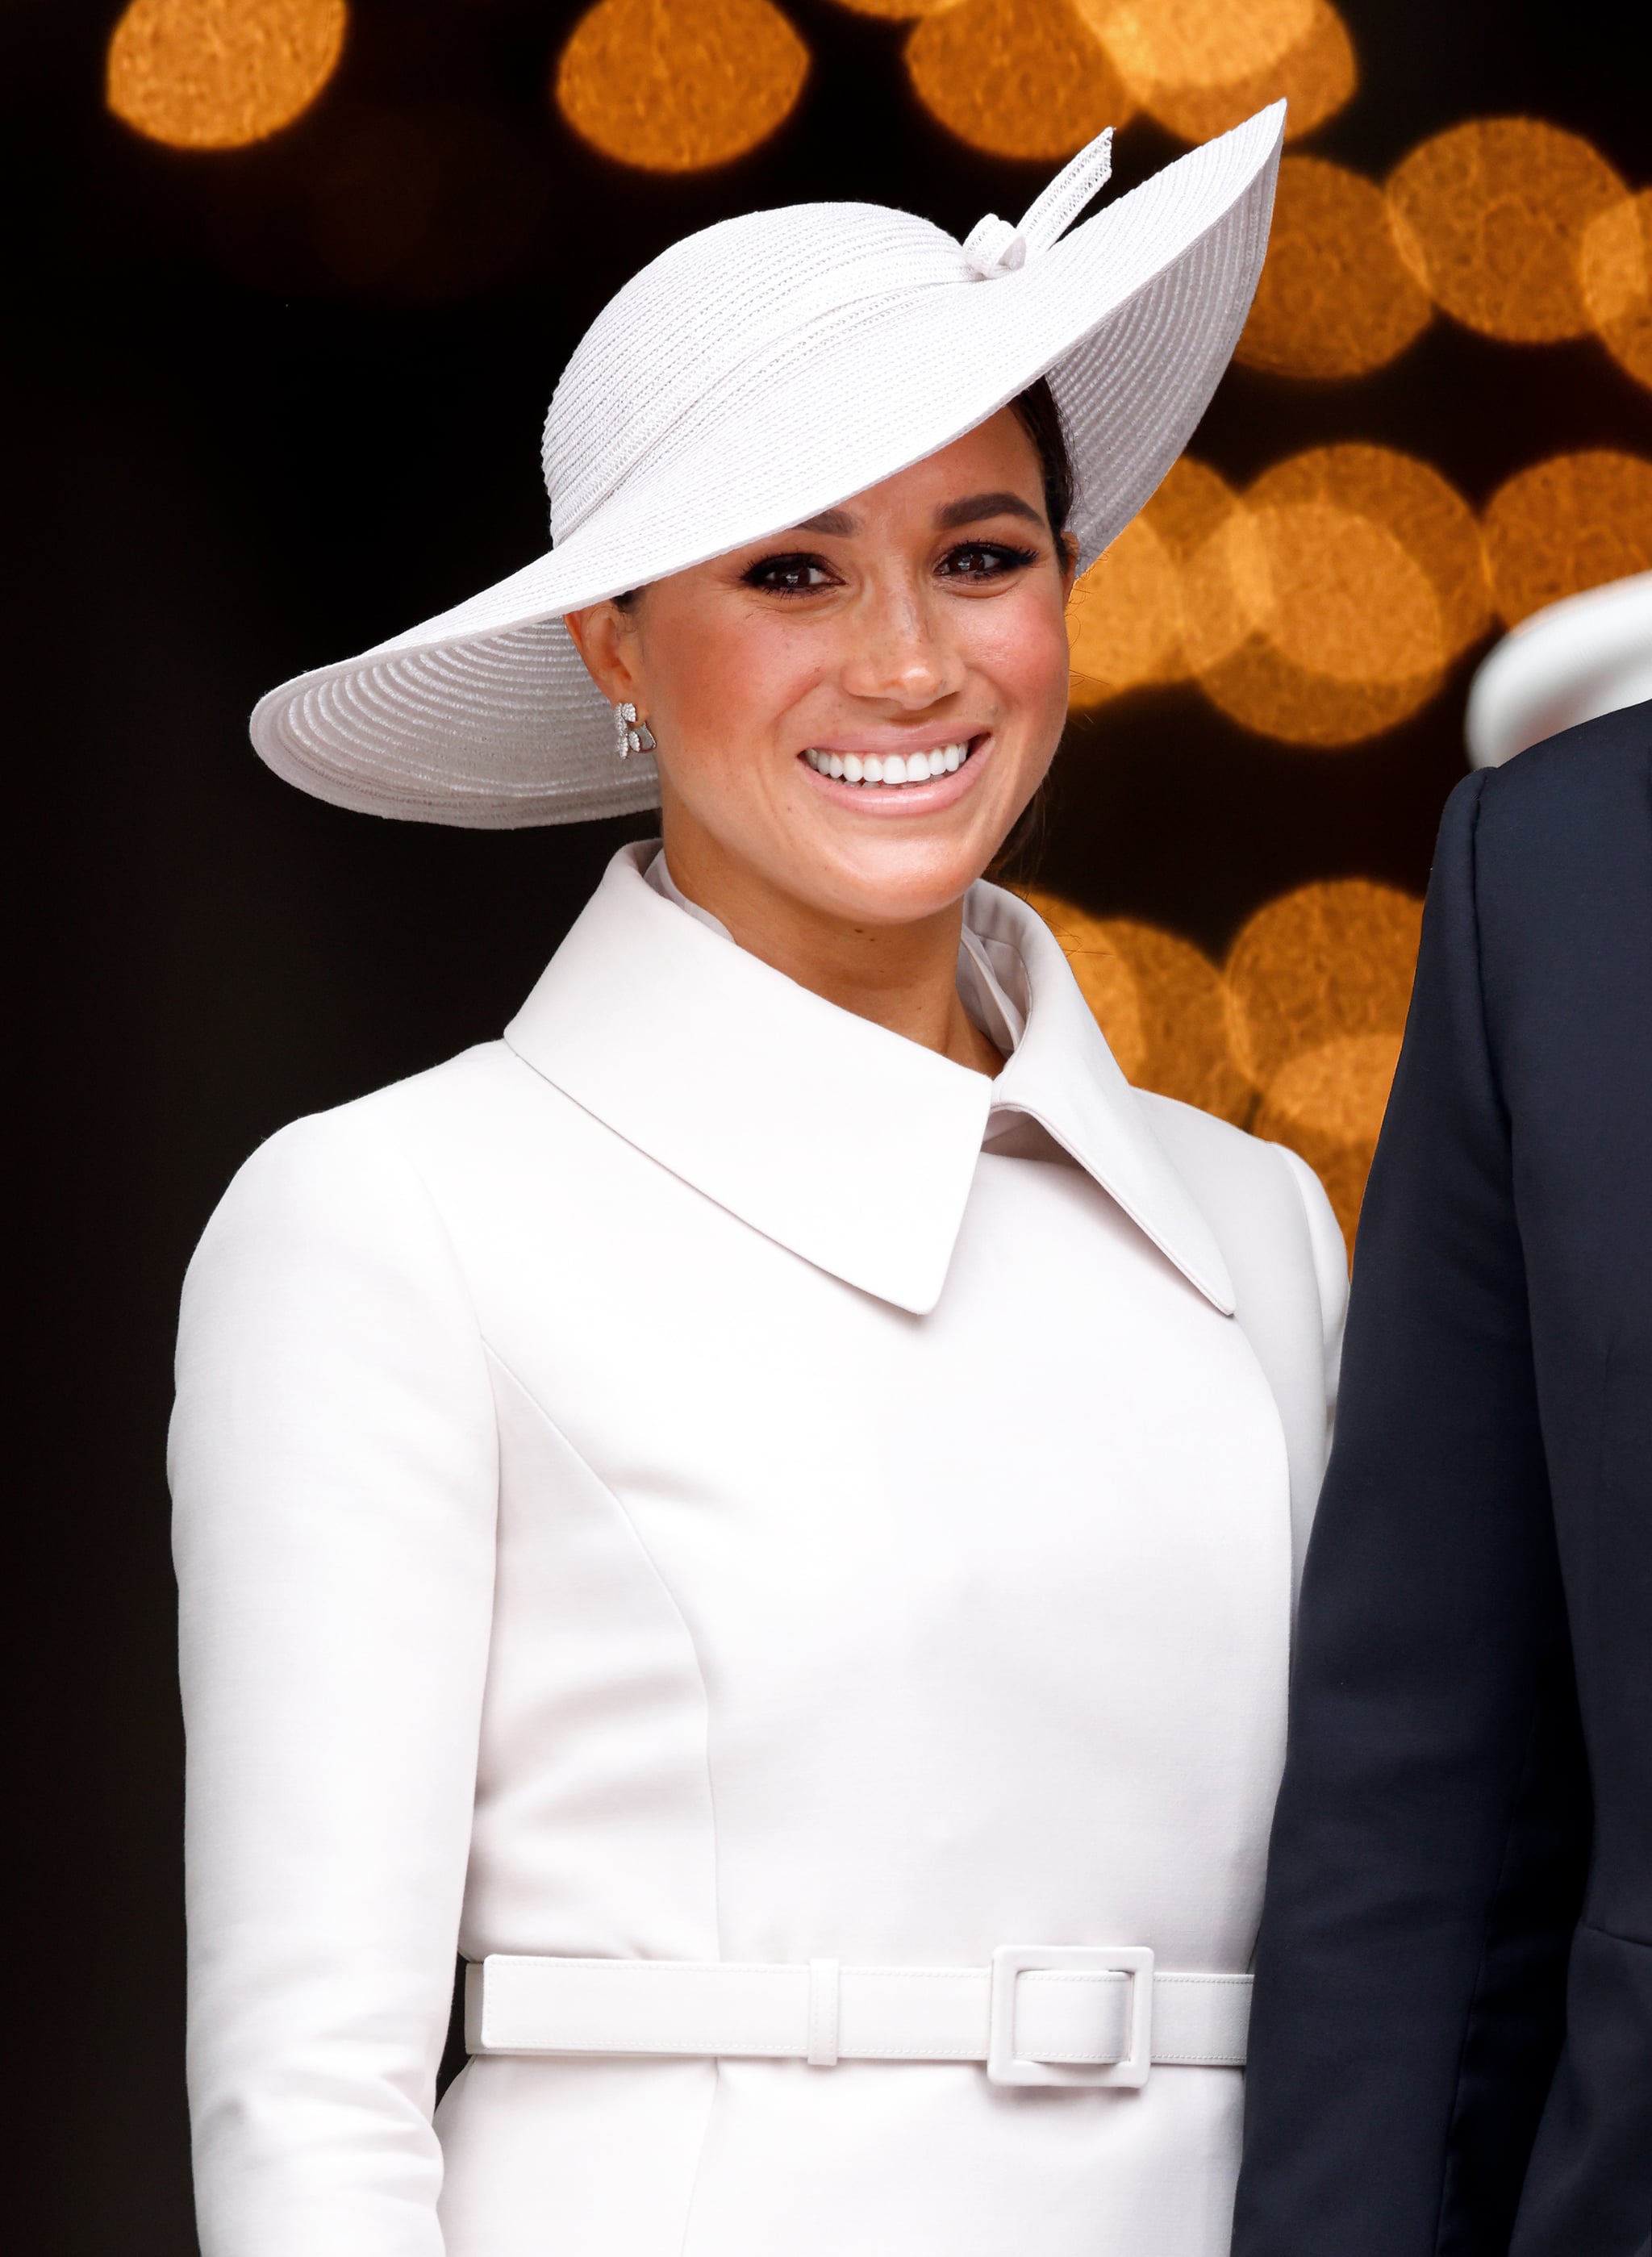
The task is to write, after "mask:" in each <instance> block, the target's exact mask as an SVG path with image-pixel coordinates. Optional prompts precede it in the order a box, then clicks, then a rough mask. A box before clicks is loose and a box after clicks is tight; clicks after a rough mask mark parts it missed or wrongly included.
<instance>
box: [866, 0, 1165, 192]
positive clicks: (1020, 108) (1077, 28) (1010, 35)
mask: <svg viewBox="0 0 1652 2257" xmlns="http://www.w3.org/2000/svg"><path fill="white" fill-rule="evenodd" d="M907 71H908V73H909V74H910V76H911V79H912V85H913V90H914V93H915V94H916V95H917V96H918V99H919V101H920V102H921V103H923V105H924V107H925V109H926V110H928V111H929V113H930V115H931V116H932V117H935V118H938V119H939V121H940V122H941V124H942V125H944V126H946V127H947V128H948V130H949V131H950V132H953V133H956V134H957V137H958V138H959V139H960V140H961V141H967V142H968V143H969V144H970V145H971V148H974V149H984V150H985V151H987V152H990V153H991V154H992V155H993V156H996V157H1022V158H1029V159H1031V158H1055V157H1068V156H1070V155H1071V154H1072V152H1074V151H1075V150H1076V149H1082V148H1083V147H1084V144H1085V143H1086V142H1087V141H1092V140H1094V138H1095V137H1096V135H1097V134H1098V133H1099V132H1101V131H1102V130H1103V128H1104V127H1105V126H1108V125H1122V124H1124V123H1125V121H1126V118H1128V117H1129V116H1130V115H1131V113H1132V111H1133V109H1134V106H1135V105H1134V104H1133V102H1132V101H1131V100H1130V97H1129V96H1128V95H1127V94H1126V90H1125V86H1124V82H1123V81H1122V80H1121V79H1120V77H1119V74H1118V72H1117V71H1116V70H1115V69H1114V67H1113V66H1112V63H1111V62H1110V61H1109V60H1108V58H1107V55H1106V53H1105V50H1104V49H1103V47H1102V46H1101V44H1100V42H1099V41H1098V39H1096V38H1095V37H1094V35H1093V34H1092V33H1091V32H1089V31H1088V30H1087V29H1086V28H1085V26H1084V25H1083V24H1082V23H1081V22H1080V21H1079V19H1078V18H1077V16H1076V15H1075V14H1074V13H1073V11H1072V9H1071V8H1070V6H1069V5H1068V0H960V4H958V5H957V6H954V7H950V8H945V9H942V10H941V11H939V12H937V13H935V14H931V15H928V16H926V17H925V18H924V20H923V21H922V22H921V24H919V25H916V26H915V28H914V31H913V32H912V35H911V37H910V39H908V40H907Z"/></svg>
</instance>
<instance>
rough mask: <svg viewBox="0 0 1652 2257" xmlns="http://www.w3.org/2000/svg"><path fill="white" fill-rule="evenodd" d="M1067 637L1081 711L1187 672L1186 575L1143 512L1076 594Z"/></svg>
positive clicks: (1075, 700) (1074, 700)
mask: <svg viewBox="0 0 1652 2257" xmlns="http://www.w3.org/2000/svg"><path fill="white" fill-rule="evenodd" d="M1067 638H1068V641H1069V643H1070V647H1071V653H1072V684H1071V690H1070V699H1071V703H1072V704H1075V705H1077V706H1079V707H1081V708H1082V707H1084V706H1088V705H1098V704H1101V702H1102V701H1103V699H1104V698H1107V697H1117V696H1118V695H1119V692H1120V691H1121V690H1135V689H1139V688H1140V687H1142V686H1143V685H1145V684H1146V683H1154V682H1175V681H1178V680H1179V679H1180V678H1181V676H1183V674H1184V673H1185V672H1186V670H1187V669H1186V666H1185V663H1184V662H1183V655H1182V574H1181V571H1180V569H1179V567H1178V565H1177V563H1176V561H1175V557H1174V556H1173V555H1171V554H1170V552H1169V550H1168V548H1166V546H1165V544H1164V541H1163V540H1162V539H1161V536H1160V535H1159V534H1158V533H1157V532H1156V531H1155V530H1154V526H1153V523H1152V521H1151V520H1150V519H1149V518H1148V517H1147V514H1146V513H1145V512H1144V513H1143V514H1142V515H1141V516H1140V517H1138V518H1137V519H1136V520H1134V521H1133V523H1132V524H1130V525H1127V526H1126V527H1125V530H1124V531H1123V532H1122V533H1121V534H1119V538H1118V540H1117V541H1114V542H1113V544H1112V548H1109V549H1108V550H1107V551H1106V553H1105V555H1102V556H1100V557H1098V559H1097V561H1096V562H1095V563H1093V564H1092V565H1091V568H1090V570H1089V571H1088V572H1086V573H1085V574H1084V577H1083V579H1081V580H1080V581H1079V583H1078V584H1077V587H1076V588H1075V589H1074V590H1073V593H1072V599H1071V601H1070V603H1069V605H1068V606H1067Z"/></svg>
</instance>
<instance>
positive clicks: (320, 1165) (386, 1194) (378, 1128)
mask: <svg viewBox="0 0 1652 2257" xmlns="http://www.w3.org/2000/svg"><path fill="white" fill-rule="evenodd" d="M524 1072H525V1069H524V1068H523V1066H522V1065H521V1063H520V1061H519V1060H518V1059H517V1058H515V1057H514V1056H513V1054H512V1052H511V1051H509V1050H508V1049H507V1048H506V1047H505V1044H503V1043H488V1044H481V1045H479V1046H478V1047H477V1048H476V1049H474V1050H470V1051H463V1052H462V1053H461V1054H460V1055H459V1056H458V1057H457V1058H450V1059H448V1060H447V1061H446V1062H445V1063H444V1064H443V1065H439V1066H435V1067H433V1068H431V1069H430V1070H429V1071H428V1072H423V1073H420V1074H415V1075H413V1076H411V1077H409V1079H406V1080H405V1081H399V1082H394V1083H392V1084H390V1085H389V1086H386V1087H385V1088H383V1089H378V1090H374V1091H372V1092H371V1093H369V1094H368V1095H366V1096H364V1097H358V1098H354V1099H351V1100H349V1102H348V1103H346V1104H342V1105H338V1106H335V1107H330V1108H329V1109H328V1111H326V1112H323V1113H314V1114H307V1115H306V1116H305V1117H303V1118H302V1119H300V1120H298V1121H291V1122H289V1123H288V1125H287V1126H286V1128H284V1129H278V1130H277V1131H276V1133H275V1134H274V1135H273V1136H270V1137H268V1138H267V1139H266V1140H265V1143H262V1144H260V1145H259V1146H258V1149H257V1150H255V1151H253V1152H252V1153H251V1155H250V1156H249V1157H248V1158H247V1159H246V1160H244V1162H243V1164H241V1166H240V1167H239V1168H238V1169H237V1171H236V1173H235V1175H234V1177H233V1178H231V1180H230V1183H229V1186H228V1188H227V1190H226V1191H225V1192H224V1193H223V1196H222V1199H220V1200H219V1202H218V1205H217V1206H216V1207H215V1210H214V1212H213V1214H212V1216H211V1219H210V1220H209V1221H208V1225H207V1228H206V1230H205V1232H204V1234H203V1235H202V1237H201V1243H200V1245H199V1246H198V1247H197V1249H196V1251H195V1256H194V1261H193V1262H192V1263H191V1265H190V1275H189V1280H188V1283H187V1286H186V1298H188V1297H189V1295H190V1293H191V1292H192V1291H199V1289H200V1287H201V1284H202V1283H203V1281H204V1280H205V1278H206V1277H209V1276H213V1275H215V1274H218V1273H221V1272H222V1270H224V1269H225V1268H226V1266H227V1267H229V1268H230V1269H232V1270H241V1269H244V1268H245V1267H246V1266H247V1265H248V1263H256V1264H257V1265H258V1267H260V1268H263V1269H265V1270H275V1269H277V1268H279V1267H280V1266H282V1265H283V1264H284V1263H287V1262H290V1261H291V1259H292V1258H293V1256H295V1255H297V1254H298V1253H299V1252H300V1250H301V1249H309V1251H310V1254H311V1255H312V1256H313V1255H314V1249H315V1248H316V1247H317V1245H318V1244H320V1243H322V1242H326V1243H328V1244H329V1245H330V1246H332V1247H334V1248H335V1249H337V1250H338V1251H339V1252H340V1253H341V1254H342V1252H343V1251H344V1250H345V1249H349V1248H352V1247H353V1248H355V1249H358V1250H359V1251H362V1252H365V1251H367V1250H368V1249H371V1248H375V1247H376V1248H378V1249H379V1250H380V1252H381V1253H385V1252H388V1251H389V1249H392V1248H394V1249H397V1251H398V1252H399V1255H401V1256H406V1255H409V1254H411V1253H412V1252H413V1250H414V1249H418V1248H420V1247H430V1248H434V1247H436V1246H437V1245H439V1244H440V1243H441V1241H442V1240H443V1238H444V1236H445V1234H444V1232H443V1229H442V1226H441V1199H440V1196H439V1190H438V1188H437V1186H438V1185H439V1181H440V1178H441V1173H442V1167H441V1161H442V1157H443V1156H444V1155H445V1154H446V1153H448V1152H449V1151H451V1150H452V1149H453V1147H454V1145H455V1143H459V1144H461V1145H462V1144H463V1143H467V1142H469V1143H471V1144H472V1145H474V1146H477V1147H481V1146H483V1145H484V1144H485V1141H486V1136H487V1134H488V1126H489V1122H490V1121H491V1117H492V1115H493V1114H495V1112H496V1111H497V1109H498V1106H499V1104H500V1102H501V1100H503V1099H504V1098H505V1095H506V1094H507V1093H508V1092H509V1090H510V1089H511V1087H512V1085H513V1084H514V1083H515V1082H516V1081H517V1080H519V1079H520V1078H521V1077H522V1076H523V1074H524Z"/></svg>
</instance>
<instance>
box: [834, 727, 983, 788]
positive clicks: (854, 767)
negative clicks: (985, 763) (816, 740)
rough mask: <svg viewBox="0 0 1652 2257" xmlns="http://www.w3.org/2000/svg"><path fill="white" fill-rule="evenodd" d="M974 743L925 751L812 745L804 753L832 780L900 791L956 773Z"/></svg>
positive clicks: (938, 747)
mask: <svg viewBox="0 0 1652 2257" xmlns="http://www.w3.org/2000/svg"><path fill="white" fill-rule="evenodd" d="M972 749H973V746H972V744H971V741H970V740H969V739H964V741H962V742H960V743H953V744H946V745H935V746H930V748H929V749H928V751H927V752H921V753H905V754H902V753H886V754H882V755H881V756H880V755H879V754H877V753H865V754H862V753H834V752H827V751H823V750H822V749H821V748H820V747H818V746H814V745H811V746H808V749H807V750H806V751H805V753H804V754H803V758H804V759H805V760H806V761H808V765H809V766H810V768H813V769H814V770H815V773H816V775H823V776H830V777H831V778H832V779H833V781H834V782H842V783H852V784H859V785H861V786H862V787H863V788H864V787H865V786H867V785H870V786H872V788H873V789H879V790H882V791H900V790H901V789H905V788H906V787H907V786H908V785H911V784H919V783H931V782H934V780H935V777H936V776H943V775H957V771H958V770H959V769H960V768H962V767H963V766H964V763H965V761H968V759H969V757H970V754H971V751H972Z"/></svg>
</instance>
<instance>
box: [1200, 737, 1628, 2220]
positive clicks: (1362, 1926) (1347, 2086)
mask: <svg viewBox="0 0 1652 2257" xmlns="http://www.w3.org/2000/svg"><path fill="white" fill-rule="evenodd" d="M1485 781H1486V779H1485V778H1484V777H1476V778H1472V779H1471V780H1470V781H1469V782H1467V783H1466V784H1465V785H1464V786H1462V787H1459V789H1458V792H1457V793H1456V794H1455V795H1454V796H1453V797H1452V800H1451V803H1450V805H1449V807H1448V809H1447V811H1446V816H1445V820H1444V825H1443V828H1442V831H1441V838H1440V845H1439V853H1438V856H1437V862H1436V866H1435V873H1434V877H1433V881H1432V883H1431V885H1430V894H1429V902H1428V908H1427V912H1426V915H1425V917H1424V922H1423V946H1422V953H1421V958H1420V960H1419V965H1418V970H1417V980H1416V988H1415V995H1414V998H1413V1001H1412V1008H1411V1015H1410V1020H1409V1022H1408V1028H1407V1033H1406V1039H1405V1044H1404V1048H1403V1051H1402V1055H1401V1062H1400V1066H1399V1070H1398V1072H1397V1074H1396V1076H1395V1081H1394V1094H1393V1098H1392V1100H1391V1103H1390V1106H1389V1109H1388V1114H1387V1121H1386V1123H1385V1126H1384V1129H1383V1134H1382V1138H1381V1142H1380V1146H1379V1150H1378V1153H1377V1157H1376V1161H1375V1164H1374V1166H1373V1171H1372V1176H1371V1182H1370V1186H1369V1189H1368V1191H1367V1193H1366V1205H1365V1211H1364V1214H1363V1217H1362V1220H1361V1224H1360V1232H1359V1251H1358V1256H1357V1259H1356V1262H1355V1265H1354V1279H1353V1290H1352V1303H1351V1307H1350V1311H1349V1318H1348V1336H1347V1348H1346V1355H1345V1360H1344V1368H1343V1377H1342V1386H1341V1399H1340V1406H1339V1412H1338V1432H1337V1440H1336V1446H1335V1448H1334V1450H1333V1453H1332V1455H1331V1466H1330V1469H1329V1472H1328V1475H1327V1477H1326V1482H1325V1488H1324V1495H1323V1497H1322V1500H1321V1503H1320V1507H1319V1512H1318V1517H1317V1524H1316V1526H1315V1530H1314V1534H1313V1539H1312V1542H1311V1545H1310V1549H1309V1554H1308V1563H1307V1568H1306V1574H1305V1577H1304V1583H1303V1606H1302V1614H1301V1618H1300V1623H1299V1631H1298V1645H1297V1652H1296V1663H1295V1675H1294V1680H1293V1687H1292V1696H1291V1724H1290V1739H1289V1745H1288V1754H1287V1761H1286V1769H1285V1778H1284V1782H1283V1785H1282V1787H1281V1794H1280V1801H1279V1808H1278V1812H1277V1815H1276V1818H1275V1822H1274V1839H1273V1847H1272V1853H1271V1861H1270V1867H1269V1876H1268V1883H1267V1897H1266V1900H1265V1904H1264V1909H1263V1915H1262V1923H1261V1930H1260V1939H1259V1943H1258V1950H1257V1987H1256V1996H1255V2011H1254V2018H1253V2030H1252V2040H1251V2055H1250V2067H1249V2072H1248V2077H1247V2084H1246V2145H1245V2162H1244V2169H1243V2171H1242V2174H1241V2178H1240V2185H1239V2202H1238V2211H1237V2218H1236V2231H1235V2242H1234V2250H1235V2257H1325V2253H1326V2252H1328V2251H1335V2252H1336V2253H1337V2257H1436V2253H1437V2252H1443V2251H1445V2250H1448V2249H1449V2250H1451V2251H1462V2252H1465V2253H1466V2252H1471V2251H1472V2253H1474V2257H1495V2253H1500V2252H1503V2251H1505V2250H1506V2249H1507V2244H1508V2235H1509V2232H1510V2229H1511V2225H1512V2220H1513V2216H1514V2204H1515V2203H1516V2201H1517V2199H1518V2195H1519V2189H1520V2183H1521V2176H1522V2175H1523V2172H1524V2169H1525V2164H1526V2159H1527V2155H1528V2152H1529V2147H1530V2143H1531V2140H1532V2136H1533V2133H1534V2131H1535V2127H1536V2120H1537V2117H1538V2113H1539V2112H1540V2110H1541V2106H1542V2102H1543V2094H1544V2091H1545V2090H1546V2087H1547V2084H1548V2082H1549V2077H1550V2073H1551V2069H1552V2064H1553V2061H1554V2057H1555V2053H1556V2049H1557V2042H1558V2036H1559V2023H1560V2008H1561V1995H1562V1984H1563V1981H1564V1962H1565V1951H1566V1946H1567V1942H1568V1939H1569V1936H1570V1934H1571V1927H1572V1925H1573V1922H1574V1921H1575V1918H1576V1914H1577V1907H1578V1893H1579V1879H1580V1873H1579V1867H1578V1855H1577V1849H1578V1842H1579V1840H1580V1839H1581V1838H1583V1836H1584V1833H1585V1827H1584V1824H1583V1822H1581V1821H1580V1819H1579V1815H1578V1809H1577V1807H1576V1793H1577V1781H1578V1779H1579V1777H1580V1775H1581V1768H1582V1766H1581V1762H1580V1758H1579V1753H1578V1735H1577V1723H1576V1715H1575V1707H1574V1705H1573V1698H1574V1696H1573V1695H1572V1691H1571V1668H1570V1662H1569V1656H1568V1652H1567V1646H1566V1634H1565V1624H1564V1603H1563V1597H1562V1591H1561V1585H1560V1576H1559V1568H1558V1563H1557V1556H1556V1550H1555V1542H1554V1534H1553V1525H1552V1518H1551V1514H1550V1499H1549V1491H1548V1484H1547V1477H1546V1474H1545V1469H1544V1459H1543V1444H1542V1437H1541V1434H1540V1433H1539V1429H1538V1422H1537V1411H1536V1382H1535V1376H1534V1370H1533V1363H1532V1354H1531V1341H1530V1331H1529V1325H1528V1313H1527V1305H1526V1289H1525V1272H1524V1265H1523V1262H1522V1256H1521V1243H1520V1237H1519V1233H1518V1230H1517V1228H1516V1224H1515V1217H1514V1197H1513V1186H1512V1174H1511V1157H1510V1135H1509V1125H1508V1121H1507V1114H1506V1112H1505V1109H1504V1106H1503V1102H1502V1098H1501V1094H1500V1090H1499V1086H1498V1083H1497V1077H1496V1072H1495V1069H1494V1064H1493V1057H1492V1053H1491V1049H1490V1046H1489V1044H1488V1042H1487V1038H1486V1024H1485V1014H1484V1009H1483V1005H1482V1000H1481V991H1480V966H1479V921H1478V915H1477V906H1476V885H1477V871H1476V831H1477V824H1478V817H1479V804H1480V792H1481V789H1482V787H1483V785H1484V783H1485Z"/></svg>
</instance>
